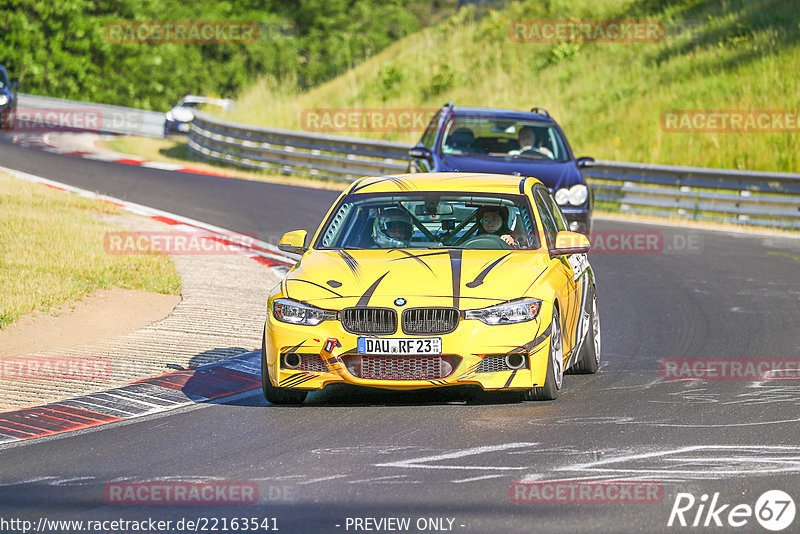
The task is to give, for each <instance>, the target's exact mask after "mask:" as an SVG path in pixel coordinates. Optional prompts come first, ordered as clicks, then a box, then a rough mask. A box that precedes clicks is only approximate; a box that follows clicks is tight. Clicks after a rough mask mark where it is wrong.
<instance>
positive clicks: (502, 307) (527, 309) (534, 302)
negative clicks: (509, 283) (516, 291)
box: [464, 299, 542, 325]
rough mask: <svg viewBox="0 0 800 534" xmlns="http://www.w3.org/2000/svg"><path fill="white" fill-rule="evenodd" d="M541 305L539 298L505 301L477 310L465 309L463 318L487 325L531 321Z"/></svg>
mask: <svg viewBox="0 0 800 534" xmlns="http://www.w3.org/2000/svg"><path fill="white" fill-rule="evenodd" d="M541 306H542V301H541V300H539V299H525V300H518V301H515V302H506V303H504V304H497V305H495V306H489V307H488V308H481V309H479V310H466V311H465V312H464V319H477V320H479V321H481V322H483V323H486V324H489V325H498V324H516V323H524V322H527V321H533V320H534V319H535V318H536V316H537V315H538V314H539V308H540V307H541Z"/></svg>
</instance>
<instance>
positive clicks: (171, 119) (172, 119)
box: [166, 110, 175, 121]
mask: <svg viewBox="0 0 800 534" xmlns="http://www.w3.org/2000/svg"><path fill="white" fill-rule="evenodd" d="M166 116H167V120H168V121H174V120H175V115H173V114H172V110H170V111H167V113H166Z"/></svg>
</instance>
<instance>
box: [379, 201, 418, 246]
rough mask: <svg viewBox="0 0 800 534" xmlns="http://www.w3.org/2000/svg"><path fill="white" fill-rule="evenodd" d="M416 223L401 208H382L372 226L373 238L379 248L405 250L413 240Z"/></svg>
mask: <svg viewBox="0 0 800 534" xmlns="http://www.w3.org/2000/svg"><path fill="white" fill-rule="evenodd" d="M413 232H414V223H413V222H412V221H411V215H409V213H408V212H407V211H405V210H403V209H400V208H392V207H390V208H380V209H379V210H378V215H377V216H376V217H375V223H374V224H373V226H372V238H373V239H374V240H375V244H376V245H377V246H378V248H404V247H407V246H408V244H409V241H410V240H411V234H412V233H413Z"/></svg>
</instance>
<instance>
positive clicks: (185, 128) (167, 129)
mask: <svg viewBox="0 0 800 534" xmlns="http://www.w3.org/2000/svg"><path fill="white" fill-rule="evenodd" d="M191 128H192V123H191V122H181V121H174V120H173V121H171V120H165V121H164V135H169V134H171V133H181V134H184V133H188V132H189V130H191Z"/></svg>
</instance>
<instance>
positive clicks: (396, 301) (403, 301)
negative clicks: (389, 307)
mask: <svg viewBox="0 0 800 534" xmlns="http://www.w3.org/2000/svg"><path fill="white" fill-rule="evenodd" d="M394 305H395V306H405V305H406V299H404V298H403V297H397V298H396V299H394Z"/></svg>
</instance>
